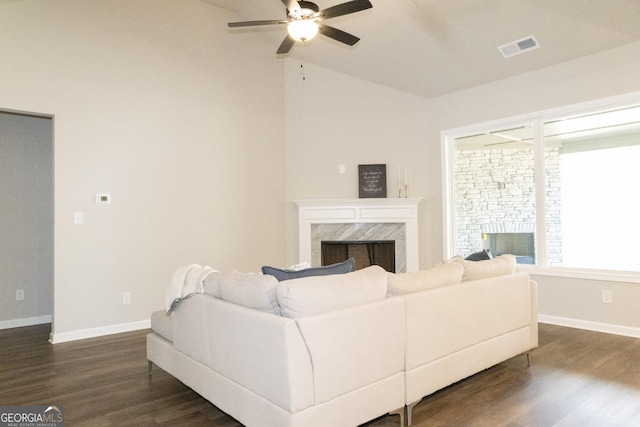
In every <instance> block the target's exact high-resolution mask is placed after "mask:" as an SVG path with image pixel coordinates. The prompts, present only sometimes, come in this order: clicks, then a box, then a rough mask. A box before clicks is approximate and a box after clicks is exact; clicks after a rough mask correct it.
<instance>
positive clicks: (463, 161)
mask: <svg viewBox="0 0 640 427" xmlns="http://www.w3.org/2000/svg"><path fill="white" fill-rule="evenodd" d="M545 164H546V169H547V171H546V177H545V184H546V185H545V188H546V189H547V190H546V191H547V194H546V203H547V209H546V212H547V214H546V215H547V231H548V232H547V235H548V237H547V246H548V250H547V254H548V255H547V256H548V262H549V264H552V265H553V263H557V262H559V261H560V260H561V259H562V246H561V244H562V242H561V240H560V239H561V235H560V227H561V224H560V169H559V168H560V161H559V150H558V149H557V148H547V149H545ZM534 171H535V169H534V155H533V148H517V149H516V148H514V149H490V150H459V151H456V152H455V153H454V192H455V193H454V206H455V230H456V241H455V248H456V252H457V253H459V254H460V255H463V256H466V255H469V254H471V253H473V252H477V251H479V250H481V249H482V248H483V241H482V233H483V232H486V230H487V229H496V228H500V229H503V230H505V232H510V231H512V230H513V231H519V230H522V231H532V232H534V231H535V228H536V225H535V224H536V212H535V181H534Z"/></svg>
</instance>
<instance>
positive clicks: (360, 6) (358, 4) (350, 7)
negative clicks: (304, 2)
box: [314, 0, 373, 19]
mask: <svg viewBox="0 0 640 427" xmlns="http://www.w3.org/2000/svg"><path fill="white" fill-rule="evenodd" d="M372 7H373V5H372V4H371V2H370V1H369V0H353V1H349V2H346V3H342V4H338V5H335V6H331V7H328V8H326V9H323V10H321V11H319V12H317V13H315V14H314V18H319V19H329V18H335V17H337V16H342V15H348V14H350V13H355V12H360V11H361V10H365V9H371V8H372Z"/></svg>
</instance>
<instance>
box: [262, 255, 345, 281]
mask: <svg viewBox="0 0 640 427" xmlns="http://www.w3.org/2000/svg"><path fill="white" fill-rule="evenodd" d="M355 265H356V260H355V259H354V258H349V259H348V260H346V261H342V262H338V263H335V264H331V265H325V266H322V267H312V268H305V269H302V270H289V269H282V268H275V267H269V266H267V265H265V266H264V267H262V273H263V274H270V275H271V276H274V277H275V278H276V279H278V281H279V282H282V281H283V280H291V279H299V278H302V277H310V276H328V275H331V274H345V273H351V272H352V271H353V268H354V267H355Z"/></svg>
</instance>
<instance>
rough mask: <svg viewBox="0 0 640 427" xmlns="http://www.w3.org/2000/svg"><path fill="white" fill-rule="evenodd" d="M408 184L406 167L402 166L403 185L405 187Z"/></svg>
mask: <svg viewBox="0 0 640 427" xmlns="http://www.w3.org/2000/svg"><path fill="white" fill-rule="evenodd" d="M407 184H409V180H408V179H407V167H406V166H405V167H404V186H405V187H406V186H407Z"/></svg>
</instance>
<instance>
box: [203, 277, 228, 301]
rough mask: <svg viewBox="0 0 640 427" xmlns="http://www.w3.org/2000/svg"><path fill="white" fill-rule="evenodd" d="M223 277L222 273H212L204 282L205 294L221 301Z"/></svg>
mask: <svg viewBox="0 0 640 427" xmlns="http://www.w3.org/2000/svg"><path fill="white" fill-rule="evenodd" d="M223 275H224V273H222V272H220V271H214V272H212V273H210V274H209V275H208V276H207V277H206V279H204V282H202V288H203V291H204V293H205V294H209V295H211V296H213V297H216V298H218V299H220V279H221V278H222V276H223Z"/></svg>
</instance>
